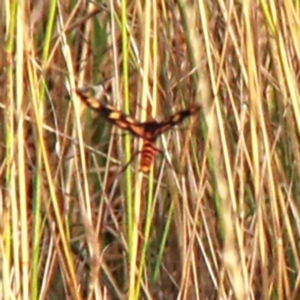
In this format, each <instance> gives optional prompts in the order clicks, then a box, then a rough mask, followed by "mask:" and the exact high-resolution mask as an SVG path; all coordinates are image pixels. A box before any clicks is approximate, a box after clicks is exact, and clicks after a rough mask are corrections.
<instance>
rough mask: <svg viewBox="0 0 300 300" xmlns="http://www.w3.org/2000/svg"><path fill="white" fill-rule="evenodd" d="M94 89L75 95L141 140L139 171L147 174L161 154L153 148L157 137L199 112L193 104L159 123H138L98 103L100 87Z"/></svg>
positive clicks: (120, 112) (81, 90)
mask: <svg viewBox="0 0 300 300" xmlns="http://www.w3.org/2000/svg"><path fill="white" fill-rule="evenodd" d="M96 87H97V89H98V90H95V86H91V87H86V88H78V89H77V90H76V93H77V94H78V96H79V97H80V99H81V100H82V101H83V102H85V104H86V105H88V106H89V107H90V108H92V109H94V110H95V111H97V112H98V113H99V115H101V116H102V117H103V118H104V119H105V120H107V121H108V122H110V123H111V124H113V125H115V126H117V127H119V128H121V129H123V130H128V131H129V132H130V133H131V134H132V135H134V136H136V137H139V138H141V139H143V142H144V143H143V147H142V149H141V151H140V153H141V161H140V171H141V172H143V173H147V172H149V170H150V168H151V166H152V163H153V161H154V158H155V156H156V155H157V154H158V153H160V152H162V151H161V150H160V149H158V148H157V147H156V146H155V142H156V140H157V138H158V136H159V135H160V134H162V133H164V132H165V131H167V130H169V129H171V128H172V127H174V126H175V125H177V124H179V123H180V122H182V121H183V120H184V119H186V118H188V117H190V116H192V115H195V114H197V113H198V111H199V110H200V105H199V104H196V103H194V104H192V105H191V106H190V107H189V108H187V109H184V110H181V111H178V112H176V113H175V114H174V115H172V116H170V117H168V118H166V119H165V120H163V121H160V122H159V121H154V120H153V121H146V122H138V121H137V120H135V119H134V118H132V117H130V116H129V115H126V114H125V113H123V112H122V111H119V110H117V109H115V108H114V107H112V106H111V105H109V104H107V103H106V102H105V101H103V100H102V101H99V95H100V94H101V92H102V90H101V85H99V86H96Z"/></svg>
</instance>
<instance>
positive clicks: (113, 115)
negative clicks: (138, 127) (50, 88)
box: [76, 87, 137, 131]
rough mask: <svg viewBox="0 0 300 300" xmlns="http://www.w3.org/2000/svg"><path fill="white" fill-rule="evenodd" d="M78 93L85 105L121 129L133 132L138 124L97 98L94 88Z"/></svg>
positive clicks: (84, 89)
mask: <svg viewBox="0 0 300 300" xmlns="http://www.w3.org/2000/svg"><path fill="white" fill-rule="evenodd" d="M76 93H77V94H78V96H79V97H80V98H81V100H82V101H83V102H85V104H87V105H88V106H89V107H91V108H92V109H94V110H96V111H98V112H99V114H100V115H101V116H102V117H103V118H105V119H106V120H107V121H109V122H110V123H112V124H113V125H116V126H117V127H119V128H121V129H125V130H129V131H131V130H130V129H131V126H132V125H134V124H136V123H137V121H136V120H134V119H133V118H131V117H130V116H127V115H125V114H124V113H123V112H121V111H118V110H116V109H115V108H114V107H112V106H110V105H108V104H106V103H105V101H100V100H98V97H96V96H95V90H94V87H90V88H82V89H77V90H76Z"/></svg>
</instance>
